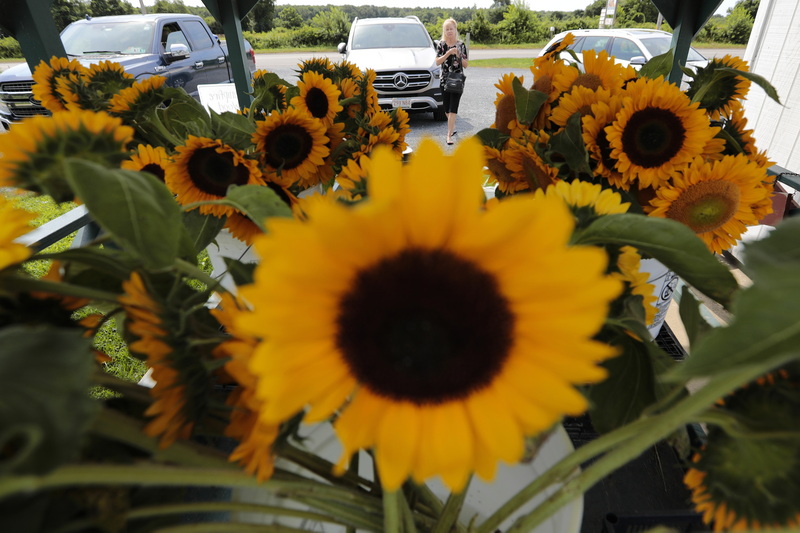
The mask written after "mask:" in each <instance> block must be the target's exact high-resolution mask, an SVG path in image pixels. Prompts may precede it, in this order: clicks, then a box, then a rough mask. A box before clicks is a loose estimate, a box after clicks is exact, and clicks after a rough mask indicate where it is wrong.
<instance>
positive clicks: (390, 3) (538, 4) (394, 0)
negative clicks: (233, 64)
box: [128, 0, 736, 15]
mask: <svg viewBox="0 0 800 533" xmlns="http://www.w3.org/2000/svg"><path fill="white" fill-rule="evenodd" d="M128 1H129V2H130V3H132V4H133V5H134V6H138V5H139V0H128ZM144 3H145V5H152V4H153V1H152V0H145V2H144ZM183 3H184V4H186V5H187V6H201V5H203V2H201V1H200V0H183ZM492 3H493V0H371V1H361V0H276V2H275V5H276V6H288V5H295V6H298V5H300V6H311V5H322V6H324V5H328V4H330V5H334V6H343V5H353V6H362V5H374V6H387V7H406V8H413V7H443V8H452V7H473V6H474V7H479V8H481V7H483V8H487V7H490V6H491V5H492ZM591 3H592V1H591V0H558V2H555V3H554V2H552V1H550V0H547V1H545V0H527V4H528V8H529V9H532V10H534V11H552V10H553V9H552V6H553V5H554V4H555V5H557V6H558V10H559V11H575V10H576V9H585V8H586V6H588V5H590V4H591ZM735 4H736V0H723V2H722V3H721V4H720V6H719V8H718V9H717V13H719V14H720V15H725V14H726V13H727V11H728V9H729V8H731V7H733V6H734V5H735Z"/></svg>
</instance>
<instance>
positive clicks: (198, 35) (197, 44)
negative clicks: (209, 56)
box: [181, 20, 214, 50]
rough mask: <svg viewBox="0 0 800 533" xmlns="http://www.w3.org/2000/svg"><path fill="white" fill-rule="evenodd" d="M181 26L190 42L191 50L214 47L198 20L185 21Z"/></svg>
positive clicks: (203, 26)
mask: <svg viewBox="0 0 800 533" xmlns="http://www.w3.org/2000/svg"><path fill="white" fill-rule="evenodd" d="M181 26H182V27H183V29H184V30H185V31H186V35H187V36H188V37H189V40H190V41H192V44H193V45H194V46H192V49H193V50H204V49H206V48H211V47H212V46H214V41H213V40H212V38H211V36H210V35H209V34H208V31H207V30H206V27H205V25H204V24H203V23H202V22H200V21H199V20H185V21H183V22H182V23H181Z"/></svg>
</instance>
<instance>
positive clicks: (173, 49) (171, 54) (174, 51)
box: [164, 43, 189, 63]
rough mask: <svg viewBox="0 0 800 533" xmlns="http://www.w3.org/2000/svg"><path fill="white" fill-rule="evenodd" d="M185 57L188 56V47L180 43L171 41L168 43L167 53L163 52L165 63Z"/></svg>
mask: <svg viewBox="0 0 800 533" xmlns="http://www.w3.org/2000/svg"><path fill="white" fill-rule="evenodd" d="M187 57H189V47H188V46H186V45H185V44H181V43H173V44H171V45H169V49H168V50H167V53H166V54H164V58H165V59H166V60H167V63H172V62H173V61H178V60H179V59H186V58H187Z"/></svg>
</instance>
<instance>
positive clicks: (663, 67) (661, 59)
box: [639, 49, 675, 79]
mask: <svg viewBox="0 0 800 533" xmlns="http://www.w3.org/2000/svg"><path fill="white" fill-rule="evenodd" d="M674 62H675V54H673V52H672V49H670V50H667V51H666V52H665V53H663V54H661V55H657V56H654V57H652V58H650V60H649V61H648V62H647V63H645V64H644V65H643V66H642V68H641V69H640V70H639V77H640V78H653V79H655V78H658V77H659V76H664V77H665V78H666V77H668V76H669V73H670V72H672V65H673V63H674Z"/></svg>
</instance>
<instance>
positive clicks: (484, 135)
mask: <svg viewBox="0 0 800 533" xmlns="http://www.w3.org/2000/svg"><path fill="white" fill-rule="evenodd" d="M475 136H476V137H477V138H478V139H480V141H481V142H482V143H483V145H484V146H490V147H492V148H497V149H500V148H501V147H502V146H503V144H504V143H505V142H506V140H507V139H508V135H506V134H504V133H502V132H501V131H500V130H496V129H494V128H484V129H482V130H480V131H479V132H478V133H476V134H475Z"/></svg>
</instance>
